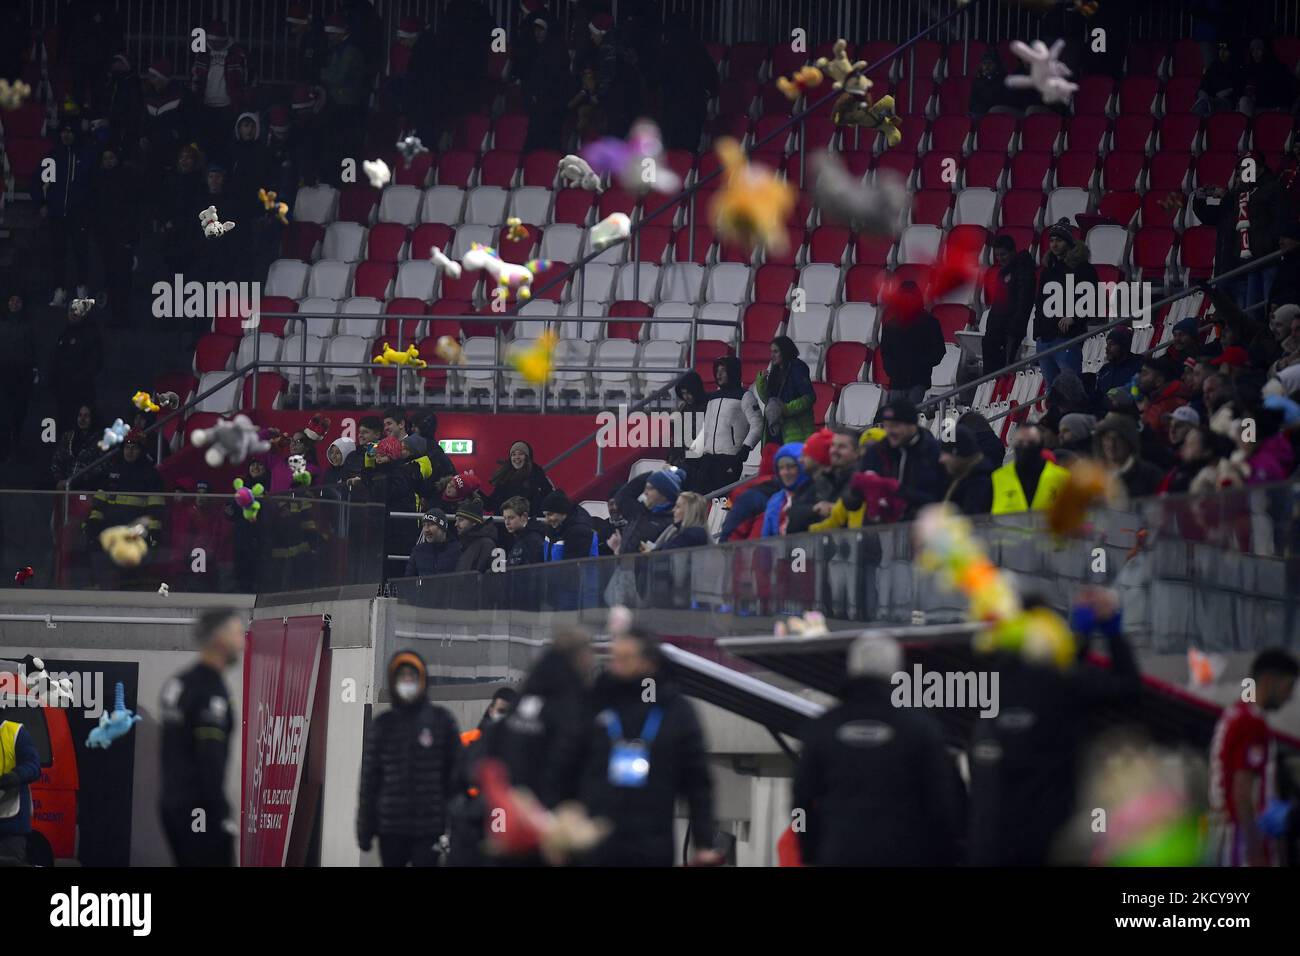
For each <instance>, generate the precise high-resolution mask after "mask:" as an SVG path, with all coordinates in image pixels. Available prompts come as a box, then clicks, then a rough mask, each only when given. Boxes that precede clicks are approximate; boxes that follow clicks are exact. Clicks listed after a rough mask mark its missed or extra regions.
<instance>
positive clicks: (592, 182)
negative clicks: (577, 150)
mask: <svg viewBox="0 0 1300 956" xmlns="http://www.w3.org/2000/svg"><path fill="white" fill-rule="evenodd" d="M559 169H560V178H561V179H562V180H564V181H565V182H566V183H569V184H570V185H573V186H577V187H578V188H579V189H594V190H595V191H596V192H598V193H599V192H604V189H602V188H601V185H600V177H599V176H597V175H596V171H595V170H594V169H592V168H591V164H590V163H588V162H587V161H586V160H585V159H583V158H582V157H581V156H575V155H573V154H572V153H570V154H569V155H568V156H565V157H564V158H563V159H561V160H560V164H559Z"/></svg>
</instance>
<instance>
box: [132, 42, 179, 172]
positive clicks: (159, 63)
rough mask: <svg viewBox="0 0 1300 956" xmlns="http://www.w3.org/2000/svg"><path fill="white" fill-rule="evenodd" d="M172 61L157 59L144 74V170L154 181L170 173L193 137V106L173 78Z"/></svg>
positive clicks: (141, 121) (141, 127)
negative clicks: (191, 136)
mask: <svg viewBox="0 0 1300 956" xmlns="http://www.w3.org/2000/svg"><path fill="white" fill-rule="evenodd" d="M172 72H173V70H172V63H171V61H170V60H154V61H153V63H151V64H149V70H148V72H147V73H145V75H144V85H143V91H144V99H143V103H142V106H141V113H140V118H139V119H138V120H137V122H136V125H137V127H138V128H139V136H140V138H139V147H140V153H141V159H142V160H143V165H144V169H145V173H146V175H147V176H148V178H149V181H151V182H155V181H157V178H158V177H160V176H161V175H163V173H165V172H166V173H170V172H171V170H172V168H173V166H174V164H175V162H176V157H177V154H178V152H179V150H180V148H181V147H182V146H183V145H185V144H186V143H188V142H189V140H190V119H191V118H190V109H189V103H188V100H187V96H186V92H185V87H183V86H182V85H181V84H180V82H179V81H178V80H176V79H173V77H172Z"/></svg>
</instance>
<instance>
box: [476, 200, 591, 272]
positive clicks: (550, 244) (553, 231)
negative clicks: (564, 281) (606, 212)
mask: <svg viewBox="0 0 1300 956" xmlns="http://www.w3.org/2000/svg"><path fill="white" fill-rule="evenodd" d="M560 195H563V193H561V194H560ZM557 205H558V199H557ZM459 237H460V235H459V233H457V240H458V241H459ZM582 237H583V230H582V229H581V228H579V227H578V226H576V225H573V224H570V223H556V224H554V225H550V226H547V227H546V229H545V231H544V232H543V233H542V247H541V248H542V251H541V258H543V259H551V260H553V261H555V260H558V261H563V262H573V261H575V260H576V259H578V258H579V252H580V250H581V248H582Z"/></svg>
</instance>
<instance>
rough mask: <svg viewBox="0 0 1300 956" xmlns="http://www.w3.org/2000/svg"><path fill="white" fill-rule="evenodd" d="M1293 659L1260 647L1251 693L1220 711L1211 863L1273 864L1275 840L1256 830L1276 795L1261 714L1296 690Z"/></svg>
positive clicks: (1273, 754)
mask: <svg viewBox="0 0 1300 956" xmlns="http://www.w3.org/2000/svg"><path fill="white" fill-rule="evenodd" d="M1298 673H1300V666H1297V663H1296V659H1295V658H1294V657H1292V656H1291V655H1290V654H1289V653H1287V652H1286V651H1284V650H1281V649H1277V648H1274V649H1271V650H1266V651H1261V652H1260V654H1259V656H1258V657H1256V658H1255V661H1254V663H1253V664H1251V667H1250V676H1251V679H1252V680H1253V681H1254V688H1253V691H1254V692H1253V693H1249V694H1248V693H1247V692H1246V691H1245V690H1243V692H1242V698H1243V699H1241V700H1238V701H1237V702H1236V703H1234V704H1233V705H1232V706H1231V707H1228V708H1227V709H1226V710H1224V712H1223V715H1222V716H1221V717H1219V722H1218V724H1217V725H1216V726H1215V728H1214V739H1213V740H1212V741H1211V742H1210V849H1211V852H1212V854H1213V858H1212V860H1211V862H1214V863H1217V864H1219V865H1220V866H1276V865H1277V864H1278V863H1279V862H1281V860H1280V857H1281V852H1280V851H1281V846H1280V842H1279V840H1278V839H1277V838H1275V837H1272V836H1269V835H1268V834H1266V833H1264V832H1263V831H1262V830H1261V828H1260V823H1261V817H1263V816H1265V812H1266V811H1268V810H1269V809H1270V808H1271V806H1272V805H1273V804H1274V803H1275V801H1276V800H1277V798H1278V781H1277V774H1278V758H1277V741H1276V740H1275V739H1274V737H1273V732H1272V731H1271V730H1270V729H1269V726H1268V722H1267V720H1266V718H1265V715H1266V714H1267V713H1269V712H1270V711H1275V710H1278V709H1280V708H1281V707H1282V706H1283V705H1285V704H1286V702H1287V701H1288V700H1290V699H1291V694H1292V693H1293V692H1294V691H1295V683H1296V675H1297V674H1298Z"/></svg>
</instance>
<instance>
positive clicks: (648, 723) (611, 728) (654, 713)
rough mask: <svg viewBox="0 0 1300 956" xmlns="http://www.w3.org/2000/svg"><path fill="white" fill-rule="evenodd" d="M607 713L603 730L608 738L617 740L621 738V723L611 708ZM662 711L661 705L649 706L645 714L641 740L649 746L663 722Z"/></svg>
mask: <svg viewBox="0 0 1300 956" xmlns="http://www.w3.org/2000/svg"><path fill="white" fill-rule="evenodd" d="M605 713H606V714H607V715H608V716H607V718H606V720H605V731H606V732H607V733H608V734H609V739H610V740H614V741H619V740H622V739H623V723H622V721H620V720H619V719H618V713H617V712H616V711H615V710H613V709H612V708H611V709H610V710H607V711H605ZM663 719H664V712H663V708H662V707H658V706H655V707H651V708H650V713H648V714H646V718H645V724H644V725H643V726H642V727H641V738H640V739H641V741H642V742H643V743H644V744H645V745H646V746H647V747H649V746H650V744H652V743H654V739H655V736H656V735H657V734H658V733H659V725H660V724H661V723H663Z"/></svg>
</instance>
